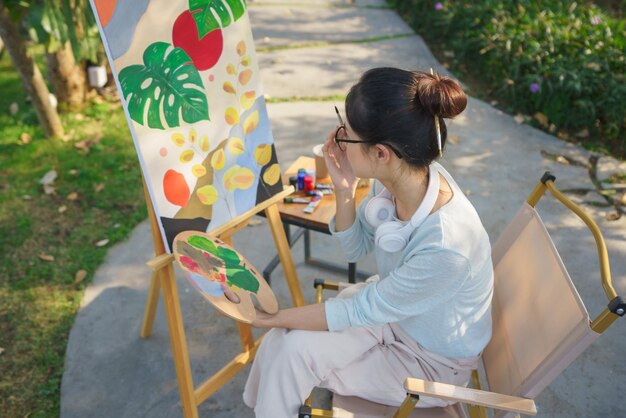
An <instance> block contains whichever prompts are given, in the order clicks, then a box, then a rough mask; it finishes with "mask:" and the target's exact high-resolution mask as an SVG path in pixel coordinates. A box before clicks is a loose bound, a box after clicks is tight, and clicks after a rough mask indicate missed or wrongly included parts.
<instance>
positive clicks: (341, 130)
mask: <svg viewBox="0 0 626 418" xmlns="http://www.w3.org/2000/svg"><path fill="white" fill-rule="evenodd" d="M335 112H337V118H338V119H339V127H338V128H337V131H336V132H335V144H337V146H338V147H339V149H340V150H341V151H345V150H346V148H345V146H343V145H341V143H342V142H346V143H348V144H363V143H367V142H368V141H358V140H356V139H349V138H348V131H347V129H346V124H345V122H344V121H343V118H342V117H341V115H340V114H339V109H337V106H335ZM383 145H387V146H388V147H389V149H391V150H392V151H393V153H394V154H396V156H397V157H398V158H400V159H402V154H400V152H398V151H396V150H395V149H394V148H393V147H392V146H391V145H389V144H385V143H383Z"/></svg>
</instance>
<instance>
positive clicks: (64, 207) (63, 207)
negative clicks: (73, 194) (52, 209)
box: [59, 205, 67, 213]
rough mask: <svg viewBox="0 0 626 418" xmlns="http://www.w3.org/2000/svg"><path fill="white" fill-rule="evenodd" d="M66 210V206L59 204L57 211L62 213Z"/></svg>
mask: <svg viewBox="0 0 626 418" xmlns="http://www.w3.org/2000/svg"><path fill="white" fill-rule="evenodd" d="M66 210H67V206H65V205H61V206H59V213H63V212H65V211H66Z"/></svg>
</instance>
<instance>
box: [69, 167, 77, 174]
mask: <svg viewBox="0 0 626 418" xmlns="http://www.w3.org/2000/svg"><path fill="white" fill-rule="evenodd" d="M68 173H70V174H71V175H73V176H75V175H76V174H78V170H77V169H75V168H72V169H71V170H70V171H68Z"/></svg>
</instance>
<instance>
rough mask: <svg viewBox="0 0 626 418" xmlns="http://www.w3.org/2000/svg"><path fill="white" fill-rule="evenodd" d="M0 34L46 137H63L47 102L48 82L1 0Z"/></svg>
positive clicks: (56, 115) (54, 110) (59, 124)
mask: <svg viewBox="0 0 626 418" xmlns="http://www.w3.org/2000/svg"><path fill="white" fill-rule="evenodd" d="M0 37H2V40H3V41H4V46H5V48H6V49H7V51H8V52H9V56H10V57H11V61H13V65H15V67H16V68H17V71H18V72H19V74H20V77H21V78H22V82H23V83H24V89H26V92H27V93H28V96H29V97H30V99H31V101H32V103H33V105H34V106H35V110H36V112H37V118H38V119H39V123H40V124H41V127H42V128H43V131H44V133H45V134H46V136H47V137H51V136H57V137H63V136H64V133H63V125H61V119H59V114H58V113H57V111H56V109H55V108H54V107H53V106H52V104H51V103H50V92H49V91H48V86H46V82H45V80H44V78H43V76H42V75H41V72H40V71H39V68H38V67H37V65H36V64H35V62H34V61H33V58H32V57H31V56H30V54H29V53H28V51H27V50H26V44H25V42H24V40H23V39H22V38H21V37H20V33H19V29H18V27H17V25H16V24H15V23H14V22H13V21H12V20H11V17H10V16H9V11H8V10H7V8H6V7H5V5H4V1H3V0H0Z"/></svg>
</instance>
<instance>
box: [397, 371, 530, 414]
mask: <svg viewBox="0 0 626 418" xmlns="http://www.w3.org/2000/svg"><path fill="white" fill-rule="evenodd" d="M404 388H405V389H406V391H407V393H410V394H414V395H420V396H422V395H424V396H430V397H432V398H439V399H445V400H450V401H459V402H463V403H468V404H472V405H481V406H486V407H489V408H494V409H501V410H504V411H510V412H517V413H518V414H525V415H537V407H536V406H535V402H534V401H533V400H532V399H526V398H519V397H517V396H510V395H502V394H499V393H494V392H487V391H484V390H479V389H471V388H466V387H463V386H455V385H448V384H446V383H439V382H429V381H426V380H421V379H414V378H411V377H409V378H407V379H406V380H405V381H404Z"/></svg>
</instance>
